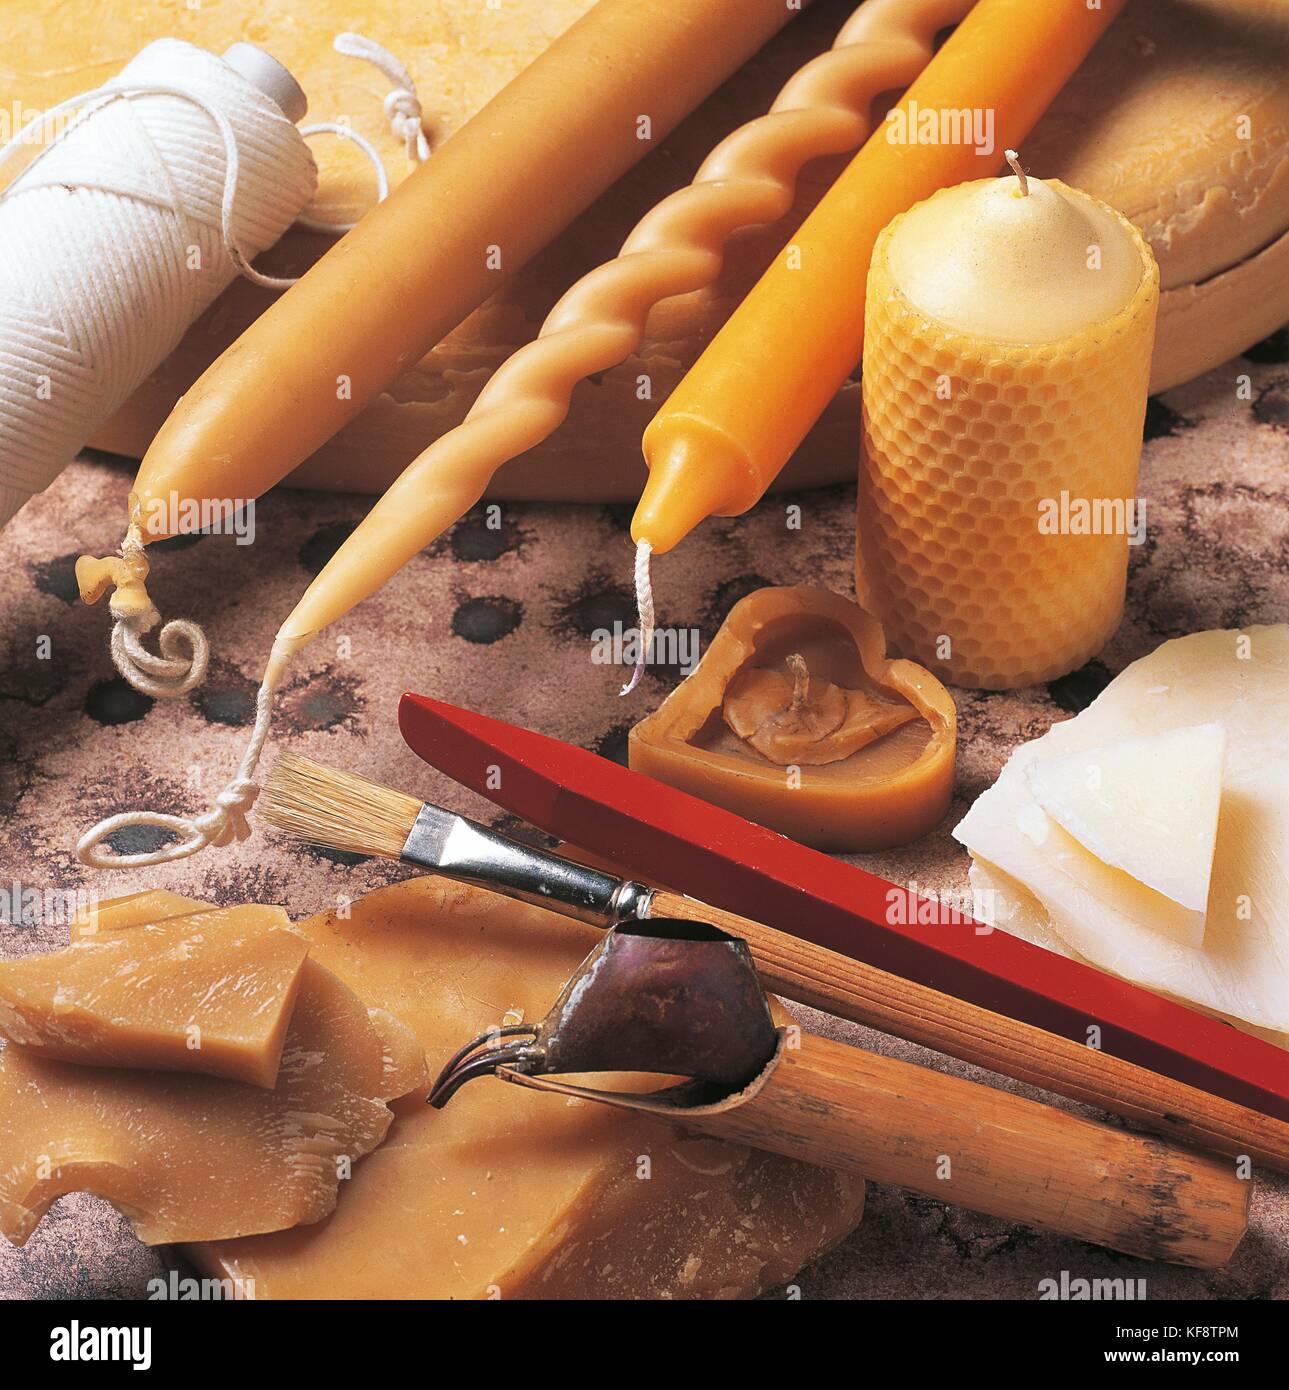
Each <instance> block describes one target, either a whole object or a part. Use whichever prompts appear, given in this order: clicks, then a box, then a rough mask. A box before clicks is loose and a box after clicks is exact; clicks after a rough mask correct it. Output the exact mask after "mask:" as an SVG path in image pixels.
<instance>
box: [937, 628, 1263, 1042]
mask: <svg viewBox="0 0 1289 1390" xmlns="http://www.w3.org/2000/svg"><path fill="white" fill-rule="evenodd" d="M1212 724H1216V725H1218V726H1220V727H1221V729H1222V730H1223V731H1224V733H1225V754H1224V757H1223V761H1222V788H1221V790H1222V804H1221V815H1220V817H1219V819H1218V822H1217V839H1216V844H1215V846H1214V850H1213V855H1212V868H1211V881H1210V886H1209V891H1208V895H1207V914H1206V917H1205V921H1204V936H1203V941H1202V943H1201V944H1199V945H1187V944H1186V943H1185V942H1183V941H1179V940H1178V938H1177V936H1176V934H1175V933H1172V932H1169V931H1166V930H1161V929H1160V926H1159V923H1158V921H1157V920H1156V919H1154V918H1152V916H1151V910H1152V909H1153V908H1154V907H1155V906H1156V905H1157V904H1158V902H1159V901H1160V900H1161V895H1160V894H1158V893H1157V892H1155V891H1154V890H1153V889H1150V888H1147V887H1145V886H1144V885H1143V884H1142V883H1140V882H1138V881H1137V880H1136V879H1134V878H1132V877H1131V876H1130V875H1129V874H1127V873H1125V872H1123V870H1121V869H1118V868H1114V867H1112V866H1111V865H1109V864H1107V863H1106V862H1105V861H1104V860H1102V859H1100V858H1098V857H1097V856H1096V855H1095V854H1093V853H1092V852H1091V851H1090V850H1089V849H1087V848H1086V847H1085V846H1084V845H1082V844H1081V843H1079V841H1077V840H1076V839H1075V838H1074V837H1073V836H1072V835H1070V834H1069V833H1068V832H1067V831H1066V830H1065V828H1064V827H1063V826H1061V825H1060V824H1058V823H1057V821H1055V820H1054V819H1053V818H1052V817H1051V816H1050V815H1049V814H1048V813H1047V812H1046V811H1045V810H1044V809H1043V807H1042V806H1040V805H1039V804H1038V802H1037V801H1036V800H1035V798H1034V794H1033V790H1032V786H1033V783H1032V780H1031V778H1032V777H1033V776H1034V775H1036V772H1034V771H1032V770H1034V769H1039V768H1041V767H1042V766H1043V765H1044V764H1046V763H1047V762H1049V761H1051V760H1055V759H1057V758H1074V757H1076V756H1079V755H1083V756H1086V755H1087V754H1088V753H1089V752H1091V751H1093V750H1100V749H1104V748H1107V747H1110V746H1113V745H1117V744H1121V743H1122V742H1123V741H1126V740H1133V739H1140V740H1146V739H1150V738H1152V737H1157V736H1159V735H1161V734H1164V733H1168V732H1172V731H1182V730H1189V729H1193V728H1194V727H1195V726H1197V725H1212ZM1179 736H1180V735H1179ZM1151 776H1152V778H1153V781H1154V784H1155V787H1156V789H1157V791H1158V793H1159V795H1160V796H1161V797H1167V796H1168V795H1170V794H1171V788H1172V787H1173V786H1174V785H1175V783H1174V781H1173V777H1172V776H1170V774H1169V772H1168V770H1167V769H1166V768H1165V767H1164V766H1162V765H1156V766H1155V767H1154V768H1153V769H1152V771H1151ZM1040 782H1041V779H1040ZM954 835H955V836H956V838H957V839H959V840H960V841H961V842H962V843H963V844H965V845H966V846H967V848H968V849H969V850H970V851H971V854H972V859H973V866H972V880H973V884H974V885H975V886H976V887H978V888H981V889H984V890H986V891H989V892H992V895H993V897H994V900H995V902H996V905H997V910H996V911H995V913H994V917H995V921H996V924H997V925H998V926H1000V927H1002V928H1004V929H1005V930H1009V931H1012V932H1013V933H1014V934H1015V935H1018V936H1024V937H1025V938H1026V939H1028V940H1032V941H1035V942H1036V943H1037V944H1039V945H1044V946H1047V947H1049V949H1058V950H1061V951H1062V952H1063V953H1064V954H1066V955H1072V956H1074V957H1076V958H1080V959H1083V960H1085V961H1087V962H1089V963H1091V964H1093V965H1095V966H1097V967H1099V968H1100V969H1102V970H1106V971H1108V972H1110V973H1111V974H1113V975H1118V976H1120V977H1122V978H1124V979H1127V980H1131V981H1133V982H1134V983H1136V984H1140V985H1144V986H1146V987H1147V988H1149V989H1153V990H1156V991H1158V992H1159V993H1161V994H1165V995H1167V996H1169V997H1170V998H1172V999H1176V1000H1179V1001H1181V1002H1182V1003H1185V1004H1189V1005H1191V1006H1193V1007H1195V1008H1198V1009H1201V1010H1203V1011H1205V1012H1207V1013H1210V1014H1216V1015H1218V1016H1220V1017H1223V1018H1226V1019H1229V1020H1230V1021H1231V1022H1233V1023H1235V1024H1236V1025H1237V1026H1239V1027H1242V1028H1245V1029H1247V1030H1248V1031H1251V1032H1256V1033H1258V1034H1259V1035H1260V1036H1263V1037H1270V1038H1273V1040H1276V1041H1281V1040H1282V1039H1280V1038H1275V1037H1274V1035H1276V1034H1285V1033H1286V1032H1289V896H1287V895H1286V893H1285V879H1284V865H1285V864H1286V863H1287V862H1289V626H1287V625H1284V624H1280V625H1277V626H1268V627H1251V628H1246V629H1244V630H1242V631H1214V632H1199V633H1193V634H1191V635H1190V636H1188V637H1181V638H1177V639H1176V640H1174V641H1171V642H1165V643H1164V644H1163V645H1162V646H1160V647H1158V648H1156V650H1155V651H1153V652H1151V653H1150V655H1148V656H1145V657H1143V658H1141V659H1140V660H1139V661H1136V662H1134V663H1133V664H1132V665H1131V666H1129V667H1128V668H1127V669H1126V670H1125V671H1123V672H1121V673H1120V674H1119V675H1118V676H1117V677H1116V678H1115V679H1114V680H1113V681H1112V682H1111V683H1110V684H1109V685H1108V686H1107V687H1106V689H1105V690H1104V691H1103V692H1102V693H1101V695H1100V696H1098V697H1097V699H1096V700H1094V701H1093V703H1092V704H1091V705H1089V706H1088V708H1087V709H1086V710H1084V711H1083V712H1082V713H1081V714H1079V715H1077V716H1076V717H1075V718H1074V719H1070V720H1066V721H1065V722H1063V723H1060V724H1056V725H1054V726H1053V727H1052V728H1051V729H1050V730H1049V731H1048V732H1047V733H1046V734H1044V735H1043V737H1042V738H1039V739H1036V740H1035V741H1034V742H1032V743H1027V744H1025V745H1023V746H1022V747H1021V748H1018V749H1017V750H1016V752H1015V753H1014V754H1013V755H1012V757H1011V759H1010V760H1009V761H1008V763H1007V765H1006V767H1004V769H1003V771H1002V774H1001V775H1000V776H999V778H998V780H997V782H995V783H994V785H993V786H992V787H991V788H990V789H989V790H988V791H986V792H985V793H984V794H983V795H982V796H981V797H979V798H978V799H977V801H976V803H975V805H974V806H973V807H972V808H971V810H970V811H969V812H968V813H967V815H966V816H965V817H964V818H963V819H962V821H961V822H959V824H958V826H957V828H956V830H955V831H954ZM1115 855H1116V857H1117V858H1118V860H1119V861H1120V862H1121V863H1126V862H1133V863H1140V862H1141V861H1142V860H1143V858H1144V857H1145V850H1144V841H1143V839H1142V831H1141V830H1140V829H1139V827H1138V824H1137V822H1136V820H1135V819H1134V818H1133V817H1132V816H1130V815H1125V816H1124V817H1123V818H1122V820H1121V825H1120V830H1119V835H1118V843H1117V846H1116V849H1115ZM1179 873H1180V866H1179V865H1177V864H1175V863H1174V864H1173V871H1172V873H1171V875H1170V879H1171V880H1172V881H1174V882H1175V881H1176V879H1177V877H1178V874H1179Z"/></svg>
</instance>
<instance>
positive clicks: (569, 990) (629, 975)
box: [429, 918, 778, 1108]
mask: <svg viewBox="0 0 1289 1390" xmlns="http://www.w3.org/2000/svg"><path fill="white" fill-rule="evenodd" d="M777 1043H778V1035H777V1032H776V1030H775V1026H774V1019H773V1018H772V1017H771V1015H770V1006H769V1004H768V1002H767V1000H766V997H765V991H764V990H763V989H762V988H761V983H760V981H759V980H758V979H757V977H756V971H755V969H754V967H753V965H752V957H751V953H750V952H749V951H748V948H747V943H746V942H745V941H742V940H740V939H739V938H738V937H733V936H728V935H727V934H726V933H725V932H723V931H718V930H717V929H716V928H715V927H709V926H708V925H707V924H706V923H703V922H686V921H676V920H671V919H667V918H660V919H647V920H644V921H639V922H630V923H625V924H623V925H621V926H617V927H614V928H613V930H612V931H610V932H608V933H607V934H606V935H605V937H604V940H603V941H601V942H600V943H599V945H597V946H596V948H595V950H593V951H592V952H591V954H590V955H589V956H587V958H586V959H585V960H584V961H583V962H582V964H581V965H580V966H579V967H578V969H577V971H576V973H575V974H574V975H573V977H572V978H571V979H570V980H569V982H568V983H567V984H566V985H565V986H564V989H563V992H562V993H561V994H560V996H559V998H558V999H557V1000H556V1001H555V1005H554V1007H553V1008H552V1009H551V1011H550V1012H549V1013H548V1014H547V1015H546V1017H545V1018H544V1019H542V1020H541V1022H540V1023H537V1024H535V1025H534V1024H514V1025H511V1026H509V1027H505V1028H493V1029H490V1030H489V1031H488V1032H486V1033H484V1034H481V1035H480V1036H479V1037H477V1038H475V1039H474V1040H473V1041H472V1042H470V1043H467V1044H466V1046H465V1047H463V1048H462V1049H461V1050H460V1051H459V1052H458V1053H457V1054H456V1055H455V1056H454V1057H453V1058H452V1059H451V1060H450V1061H449V1062H448V1064H447V1066H445V1067H444V1069H443V1071H442V1072H441V1073H440V1074H439V1077H438V1080H437V1081H436V1082H435V1083H434V1086H433V1088H432V1089H431V1091H430V1095H429V1103H430V1104H431V1105H433V1106H435V1107H436V1108H441V1107H442V1106H444V1105H446V1104H447V1102H448V1101H449V1100H450V1099H451V1098H452V1096H453V1095H455V1094H456V1092H457V1091H458V1090H459V1089H460V1088H461V1087H462V1086H463V1085H464V1084H465V1083H466V1082H467V1081H469V1080H471V1079H472V1078H473V1077H476V1076H486V1075H491V1074H493V1073H495V1072H496V1071H497V1070H498V1068H500V1067H505V1068H508V1069H509V1070H511V1071H515V1072H520V1073H523V1074H524V1075H528V1076H537V1075H545V1074H547V1073H569V1072H605V1071H619V1072H656V1073H659V1074H661V1075H666V1076H683V1077H687V1078H689V1079H690V1080H691V1081H696V1082H702V1083H705V1084H709V1085H713V1086H719V1087H722V1088H724V1089H727V1090H728V1089H734V1088H737V1087H741V1086H743V1085H745V1084H746V1083H747V1082H749V1081H751V1080H752V1078H753V1077H754V1076H756V1075H757V1074H758V1073H759V1072H760V1071H761V1070H762V1069H763V1068H764V1067H765V1065H766V1063H767V1062H768V1061H769V1060H770V1058H771V1057H772V1056H773V1055H774V1052H775V1048H776V1046H777Z"/></svg>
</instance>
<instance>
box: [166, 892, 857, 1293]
mask: <svg viewBox="0 0 1289 1390" xmlns="http://www.w3.org/2000/svg"><path fill="white" fill-rule="evenodd" d="M297 930H299V931H301V932H303V934H304V935H305V936H306V937H307V938H308V940H309V943H310V958H311V959H316V960H318V961H321V962H323V963H325V964H326V965H327V966H328V967H329V968H330V969H332V970H334V971H335V972H336V973H337V974H338V975H340V976H341V977H342V978H344V979H346V980H348V981H349V982H350V983H351V984H353V985H354V986H355V987H357V988H360V989H361V990H362V992H363V993H364V995H365V996H366V997H367V998H368V999H369V1000H370V1001H371V1002H372V1003H373V1004H375V1005H377V1006H378V1007H386V1008H388V1009H390V1010H391V1011H392V1012H393V1013H394V1014H396V1015H397V1016H398V1017H399V1018H400V1019H402V1020H403V1021H404V1022H406V1023H407V1024H409V1025H410V1026H411V1027H412V1028H413V1029H414V1030H415V1032H416V1033H417V1036H418V1037H419V1039H420V1041H421V1043H422V1044H423V1045H424V1047H425V1049H426V1052H427V1054H428V1056H429V1059H430V1062H431V1064H432V1065H433V1066H434V1067H435V1068H437V1067H438V1066H440V1065H441V1064H442V1063H444V1062H446V1061H447V1059H448V1057H449V1056H450V1055H451V1054H452V1053H453V1052H455V1051H456V1049H457V1048H458V1047H459V1046H460V1044H461V1042H462V1040H463V1039H465V1038H469V1037H471V1036H474V1035H475V1034H478V1033H480V1032H482V1031H484V1030H485V1029H487V1028H490V1027H492V1026H494V1025H496V1024H498V1023H500V1022H501V1020H502V1018H503V1017H504V1016H506V1015H507V1014H510V1016H511V1018H512V1019H513V1018H516V1017H521V1018H534V1017H537V1016H539V1015H541V1014H543V1013H545V1011H546V1009H547V1008H548V1007H549V1005H550V1001H551V999H552V998H554V997H555V996H556V995H557V994H558V992H559V990H560V989H561V988H562V987H563V984H564V982H565V981H566V980H567V978H568V976H569V975H570V974H571V973H572V972H573V970H574V969H576V967H577V966H578V965H579V964H580V962H581V961H582V959H583V958H584V957H585V955H586V953H587V951H588V950H590V948H591V946H592V945H594V943H595V942H596V941H597V940H598V939H599V933H597V932H596V931H595V930H594V929H593V928H590V927H586V926H583V925H581V924H578V923H574V922H570V921H568V920H566V919H564V918H561V917H557V916H555V915H554V914H552V913H549V912H546V911H544V910H543V909H541V908H537V907H531V906H528V905H525V904H521V903H517V902H512V901H510V900H508V899H505V898H501V897H499V896H497V895H495V894H492V893H488V892H485V891H484V890H482V889H477V888H472V887H467V886H465V885H461V884H452V883H448V882H446V881H443V880H438V879H434V878H419V879H412V880H409V881H407V882H404V883H399V884H395V885H394V886H392V887H389V888H384V889H381V890H380V891H378V892H376V893H372V894H369V895H368V896H367V897H365V898H362V899H360V900H358V901H357V902H355V903H354V904H353V905H352V908H351V909H350V915H349V917H348V919H347V920H343V919H341V918H339V917H337V916H335V915H334V914H323V915H320V916H318V917H314V918H311V919H309V920H308V921H305V922H301V923H298V924H297ZM604 1080H605V1083H606V1084H608V1085H610V1086H625V1085H629V1084H631V1080H632V1079H631V1078H621V1077H614V1076H609V1077H607V1078H604ZM648 1084H649V1085H651V1086H656V1085H657V1078H656V1077H655V1078H651V1079H650V1080H649V1082H648ZM395 1109H396V1113H397V1119H396V1120H395V1122H394V1126H393V1128H392V1130H391V1131H390V1134H389V1138H388V1140H387V1142H386V1143H384V1144H382V1145H381V1147H380V1148H379V1149H377V1150H376V1152H375V1153H374V1154H372V1155H370V1156H369V1157H368V1158H366V1159H365V1160H364V1161H363V1162H362V1163H361V1164H359V1165H358V1166H357V1167H356V1168H355V1170H354V1176H353V1180H352V1181H351V1182H350V1183H348V1184H347V1185H346V1187H345V1190H344V1192H343V1193H342V1195H341V1200H340V1202H339V1205H338V1206H337V1208H336V1210H335V1212H334V1213H333V1214H332V1215H331V1216H330V1217H328V1218H327V1220H325V1221H323V1222H320V1223H318V1224H317V1225H315V1226H309V1227H304V1226H300V1227H297V1228H296V1229H295V1230H291V1231H282V1232H279V1233H277V1234H274V1235H266V1236H256V1237H253V1238H251V1239H246V1240H237V1241H222V1242H219V1243H215V1244H203V1245H198V1246H189V1247H188V1248H187V1251H186V1253H187V1254H188V1255H189V1257H190V1258H191V1259H193V1260H194V1261H195V1262H196V1263H197V1264H198V1265H199V1266H200V1268H201V1269H203V1270H204V1271H206V1272H208V1273H210V1274H214V1275H218V1276H221V1277H228V1278H233V1279H237V1280H240V1281H241V1285H240V1286H241V1287H244V1288H253V1289H254V1295H255V1297H257V1298H345V1299H356V1298H399V1299H430V1298H434V1299H445V1298H463V1299H487V1298H501V1299H515V1298H583V1299H620V1298H695V1299H703V1298H738V1297H746V1296H750V1295H753V1294H756V1293H758V1292H761V1291H762V1290H764V1289H766V1288H769V1287H772V1286H774V1285H776V1284H778V1283H781V1282H783V1281H784V1280H786V1279H789V1278H791V1277H792V1276H793V1275H794V1274H795V1273H796V1272H797V1271H798V1270H799V1269H800V1268H801V1266H802V1265H804V1264H805V1263H807V1262H808V1261H809V1260H811V1259H813V1258H814V1257H815V1256H816V1255H818V1254H820V1253H822V1252H823V1251H824V1250H826V1249H828V1248H829V1247H830V1246H831V1245H833V1244H834V1243H835V1242H837V1241H838V1240H840V1239H841V1238H842V1237H843V1236H844V1235H845V1234H847V1233H848V1232H849V1231H850V1230H851V1229H852V1228H853V1227H854V1225H855V1224H856V1223H857V1222H858V1220H859V1217H860V1214H861V1212H862V1208H863V1183H862V1182H861V1181H859V1180H857V1179H854V1178H849V1177H847V1176H845V1175H843V1174H840V1173H835V1172H830V1171H827V1170H825V1169H821V1168H814V1167H810V1166H808V1165H806V1164H802V1163H795V1162H792V1161H789V1160H786V1159H781V1158H778V1157H775V1156H772V1155H768V1154H763V1153H758V1152H756V1151H754V1150H751V1149H748V1148H745V1147H743V1146H742V1145H739V1144H730V1143H724V1142H718V1141H715V1140H710V1139H700V1138H695V1137H692V1136H687V1135H685V1134H684V1133H682V1132H681V1131H680V1130H679V1129H678V1128H676V1127H675V1126H673V1125H672V1124H670V1123H667V1122H665V1121H661V1120H658V1119H655V1118H652V1117H643V1116H637V1115H625V1114H618V1113H615V1112H613V1111H611V1110H610V1109H609V1108H608V1107H605V1106H596V1105H588V1104H583V1103H572V1104H570V1103H569V1102H567V1101H566V1100H564V1099H563V1098H562V1097H555V1096H548V1095H540V1094H538V1093H536V1092H524V1091H521V1090H520V1089H519V1088H518V1087H515V1086H507V1085H505V1084H504V1083H502V1082H500V1081H494V1080H484V1081H480V1082H478V1084H477V1085H475V1086H472V1087H467V1088H466V1089H465V1090H464V1091H463V1092H462V1093H461V1095H460V1096H458V1097H457V1098H456V1100H454V1101H453V1103H452V1105H450V1106H449V1107H448V1108H447V1109H446V1110H442V1111H434V1110H431V1109H430V1108H429V1107H428V1106H427V1105H425V1104H424V1103H423V1095H418V1096H416V1097H408V1098H407V1099H406V1100H403V1101H400V1102H399V1103H398V1105H397V1106H396V1107H395ZM252 1280H253V1281H254V1282H253V1284H251V1282H250V1281H252Z"/></svg>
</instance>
